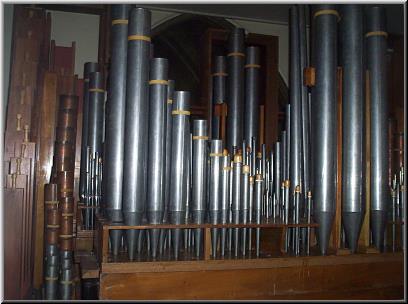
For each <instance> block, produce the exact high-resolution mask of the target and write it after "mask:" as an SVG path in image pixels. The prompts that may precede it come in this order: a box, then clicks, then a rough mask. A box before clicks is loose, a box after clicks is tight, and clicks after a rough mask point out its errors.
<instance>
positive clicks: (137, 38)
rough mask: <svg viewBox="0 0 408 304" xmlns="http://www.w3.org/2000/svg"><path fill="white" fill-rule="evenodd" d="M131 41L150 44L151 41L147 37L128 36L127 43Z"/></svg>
mask: <svg viewBox="0 0 408 304" xmlns="http://www.w3.org/2000/svg"><path fill="white" fill-rule="evenodd" d="M131 40H143V41H147V42H151V41H152V39H151V38H150V37H149V36H143V35H130V36H128V41H131Z"/></svg>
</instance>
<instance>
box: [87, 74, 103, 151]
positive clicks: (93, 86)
mask: <svg viewBox="0 0 408 304" xmlns="http://www.w3.org/2000/svg"><path fill="white" fill-rule="evenodd" d="M104 93H105V91H104V79H103V75H102V73H101V72H93V73H91V74H90V75H89V113H88V146H89V147H91V153H92V154H94V153H96V152H97V153H99V154H102V141H103V125H104V121H103V110H104V102H105V94H104Z"/></svg>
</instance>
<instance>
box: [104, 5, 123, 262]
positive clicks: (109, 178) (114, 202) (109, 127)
mask: <svg viewBox="0 0 408 304" xmlns="http://www.w3.org/2000/svg"><path fill="white" fill-rule="evenodd" d="M129 10H130V5H128V4H118V5H112V9H111V24H112V27H111V62H110V75H109V90H108V101H107V103H106V117H105V119H106V120H105V123H106V126H105V145H104V147H105V151H104V159H103V170H104V174H103V175H104V177H105V178H104V179H103V187H104V189H103V193H104V197H103V201H104V204H105V206H106V211H107V215H108V217H109V219H110V220H111V222H112V223H120V222H122V221H123V218H122V181H123V151H124V136H125V107H126V63H127V36H128V30H127V27H128V25H127V23H126V22H122V21H123V20H126V21H127V20H128V16H129ZM121 237H122V231H121V230H110V240H111V246H112V253H113V255H117V254H118V253H119V247H120V239H121Z"/></svg>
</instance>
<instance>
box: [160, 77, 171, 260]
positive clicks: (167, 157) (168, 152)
mask: <svg viewBox="0 0 408 304" xmlns="http://www.w3.org/2000/svg"><path fill="white" fill-rule="evenodd" d="M174 85H175V82H174V80H169V81H168V84H167V106H166V130H165V132H166V139H165V140H166V146H165V173H164V175H165V177H164V198H163V200H164V212H163V223H167V221H168V219H167V212H168V208H169V196H170V192H169V191H170V171H171V166H170V164H171V133H172V132H171V130H172V122H173V115H172V114H171V112H172V110H173V100H174ZM165 236H166V232H165V230H161V231H160V247H159V249H160V254H161V253H162V248H163V245H164V241H165Z"/></svg>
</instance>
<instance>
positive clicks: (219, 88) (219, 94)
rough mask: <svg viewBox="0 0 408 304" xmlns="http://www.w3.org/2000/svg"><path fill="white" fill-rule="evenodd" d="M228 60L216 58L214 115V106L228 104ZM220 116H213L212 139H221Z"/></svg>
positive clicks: (223, 57)
mask: <svg viewBox="0 0 408 304" xmlns="http://www.w3.org/2000/svg"><path fill="white" fill-rule="evenodd" d="M226 81H227V60H226V57H225V56H216V57H215V63H214V70H213V113H214V106H215V105H217V104H222V103H224V102H226V87H225V85H226ZM220 122H221V121H220V119H219V117H218V116H214V114H213V116H212V125H211V138H212V139H219V138H220V136H221V134H220V131H221V125H220Z"/></svg>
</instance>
